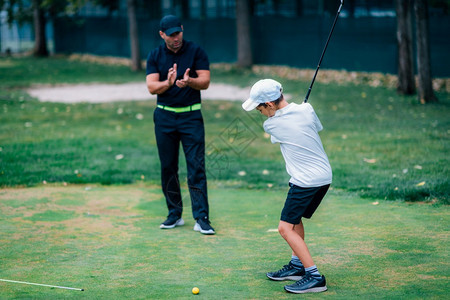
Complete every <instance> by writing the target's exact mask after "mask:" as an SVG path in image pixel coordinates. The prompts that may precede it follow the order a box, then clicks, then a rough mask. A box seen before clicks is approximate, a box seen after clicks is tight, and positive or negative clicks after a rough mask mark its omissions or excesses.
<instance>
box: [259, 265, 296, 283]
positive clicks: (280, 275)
mask: <svg viewBox="0 0 450 300" xmlns="http://www.w3.org/2000/svg"><path fill="white" fill-rule="evenodd" d="M266 275H267V277H269V278H270V279H272V280H276V281H281V280H300V279H302V277H303V276H304V275H305V268H303V267H302V268H301V269H298V268H296V267H295V266H294V265H293V264H292V263H291V262H289V264H288V265H285V266H283V268H282V269H281V270H278V271H276V272H269V273H267V274H266Z"/></svg>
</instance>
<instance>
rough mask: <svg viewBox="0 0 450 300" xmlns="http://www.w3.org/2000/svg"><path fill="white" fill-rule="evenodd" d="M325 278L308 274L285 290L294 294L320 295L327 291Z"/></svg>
mask: <svg viewBox="0 0 450 300" xmlns="http://www.w3.org/2000/svg"><path fill="white" fill-rule="evenodd" d="M326 283H327V282H326V280H325V276H320V277H314V276H311V274H310V273H306V274H305V276H303V278H302V279H300V280H299V281H297V282H296V283H294V284H290V285H286V286H285V287H284V289H285V290H286V291H288V292H290V293H294V294H304V293H319V292H325V291H326V290H327V285H326Z"/></svg>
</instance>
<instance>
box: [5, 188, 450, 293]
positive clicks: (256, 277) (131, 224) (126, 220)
mask: <svg viewBox="0 0 450 300" xmlns="http://www.w3.org/2000/svg"><path fill="white" fill-rule="evenodd" d="M210 190H211V192H210V205H211V219H212V220H213V225H214V227H215V229H216V230H217V234H216V235H215V236H204V235H201V234H199V233H197V232H194V231H193V230H192V227H193V225H194V221H193V220H192V217H191V216H192V214H191V208H190V206H189V204H188V203H186V206H185V208H184V218H185V220H186V225H185V226H182V227H177V228H175V229H172V230H161V229H159V224H160V222H161V221H162V219H163V216H164V215H165V213H166V207H165V203H164V201H163V199H162V196H161V193H160V188H159V187H158V186H153V185H147V184H134V185H126V186H108V187H105V186H100V185H69V186H61V185H57V186H56V185H55V186H53V185H52V186H47V187H34V188H24V189H17V188H12V189H9V188H8V189H4V190H2V191H1V192H0V214H1V216H2V217H1V218H0V228H1V229H2V230H1V232H2V234H1V235H0V252H1V253H2V268H1V269H0V278H3V279H10V280H20V281H27V282H35V283H44V284H51V285H60V286H68V287H77V288H84V289H85V291H84V292H79V291H68V290H60V289H51V288H47V287H37V286H29V285H22V284H15V283H4V282H0V298H7V299H9V298H33V299H61V298H64V299H71V298H74V299H79V298H86V299H104V298H105V297H107V298H109V299H119V298H130V299H185V298H189V297H194V296H193V295H192V294H191V289H192V288H193V287H194V286H197V287H199V288H200V295H199V297H201V298H204V299H288V298H293V295H291V294H287V293H285V292H284V290H283V286H284V285H285V284H287V283H289V282H272V281H270V280H268V279H266V277H265V273H266V272H268V271H274V270H277V269H278V268H280V267H281V266H283V264H285V263H287V262H288V260H289V259H290V251H289V248H288V246H287V244H286V243H285V242H284V240H283V239H282V238H281V237H280V236H279V234H278V233H277V232H274V231H273V229H276V228H277V224H278V219H279V213H280V210H281V207H282V204H283V202H284V198H285V193H286V189H284V190H283V191H274V190H270V189H258V190H249V189H237V188H221V187H218V186H215V185H213V186H211V189H210ZM184 193H185V194H186V193H187V191H186V190H184ZM449 221H450V219H449V210H448V208H447V206H441V207H437V206H431V205H427V204H408V203H405V202H398V201H396V202H386V201H383V202H379V203H378V204H377V202H374V201H372V200H364V199H360V198H359V197H354V196H351V195H349V194H348V193H346V192H342V191H339V190H331V191H330V192H329V194H328V196H327V197H326V198H325V200H324V203H323V204H322V205H321V207H320V208H319V210H318V212H317V214H316V215H315V216H314V217H313V218H312V219H311V220H307V221H305V228H306V232H307V238H306V239H307V242H309V245H310V248H311V252H312V255H313V257H315V262H316V264H317V265H318V267H319V269H320V271H321V272H322V273H323V274H324V275H325V276H326V278H327V281H328V284H327V286H328V289H329V290H328V291H327V292H325V293H321V294H320V295H305V296H303V297H306V298H307V299H311V298H321V299H322V298H323V299H404V298H408V299H424V298H429V299H443V298H445V297H446V295H447V292H448V282H449V281H448V278H449V275H450V274H449V263H448V262H449V261H448V258H449V257H448V254H449V252H448V247H447V246H448V228H449V225H450V222H449ZM294 297H295V296H294Z"/></svg>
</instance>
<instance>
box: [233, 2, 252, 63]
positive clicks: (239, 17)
mask: <svg viewBox="0 0 450 300" xmlns="http://www.w3.org/2000/svg"><path fill="white" fill-rule="evenodd" d="M249 7H250V5H249V1H248V0H236V30H237V32H236V34H237V52H238V53H237V54H238V60H237V65H238V67H241V68H250V67H251V66H252V65H253V55H252V44H251V41H252V39H251V34H250V9H249Z"/></svg>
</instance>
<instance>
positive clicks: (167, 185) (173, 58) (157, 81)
mask: <svg viewBox="0 0 450 300" xmlns="http://www.w3.org/2000/svg"><path fill="white" fill-rule="evenodd" d="M159 34H160V36H161V38H162V39H163V40H164V44H162V45H160V46H159V47H158V48H156V49H154V50H152V51H151V52H150V53H149V55H148V58H147V78H146V81H147V88H148V90H149V92H150V93H151V94H157V107H156V109H155V111H154V116H153V117H154V123H155V136H156V143H157V145H158V153H159V159H160V162H161V186H162V190H163V193H164V196H165V198H166V203H167V207H168V209H169V214H168V216H167V220H165V221H164V222H163V223H162V224H161V225H160V228H162V229H168V228H174V227H175V226H181V225H184V220H183V219H182V217H181V215H182V212H183V203H182V199H181V191H180V182H179V178H178V157H179V148H180V142H181V145H182V146H183V151H184V154H185V157H186V164H187V172H188V178H187V181H188V187H189V193H190V196H191V203H192V214H193V216H194V219H195V220H196V223H195V226H194V230H195V231H199V232H201V233H203V234H215V231H214V229H213V228H212V227H211V225H210V221H209V206H208V194H207V182H206V172H205V128H204V124H203V117H202V113H201V110H200V109H201V96H200V90H205V89H207V88H208V87H209V82H210V71H209V60H208V56H207V54H206V52H205V51H204V50H203V49H202V48H200V47H199V46H197V45H196V44H194V43H193V42H190V41H184V40H183V25H181V22H180V20H179V19H178V18H177V17H176V16H173V15H168V16H165V17H164V18H162V19H161V22H160V31H159Z"/></svg>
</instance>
